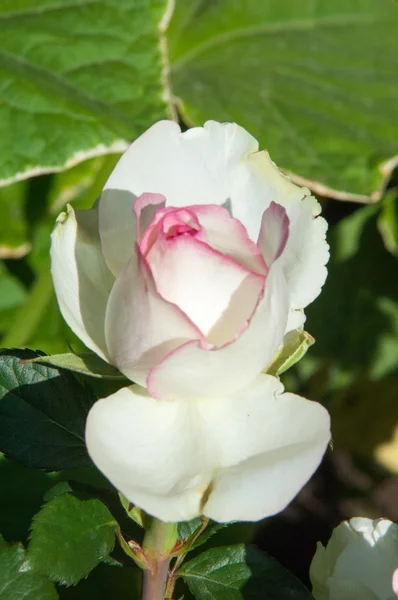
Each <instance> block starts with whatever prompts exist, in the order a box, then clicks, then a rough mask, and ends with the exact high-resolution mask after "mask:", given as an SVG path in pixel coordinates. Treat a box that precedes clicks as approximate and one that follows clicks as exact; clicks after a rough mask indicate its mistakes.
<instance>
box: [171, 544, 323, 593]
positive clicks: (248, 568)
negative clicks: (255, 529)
mask: <svg viewBox="0 0 398 600" xmlns="http://www.w3.org/2000/svg"><path fill="white" fill-rule="evenodd" d="M179 575H180V576H181V577H183V579H184V581H185V582H186V583H187V585H188V587H189V589H190V590H191V592H192V593H193V595H194V596H195V597H196V598H198V600H243V599H245V600H248V599H249V598H250V599H251V600H257V599H258V600H263V599H265V598H270V600H271V599H272V600H311V599H312V596H311V594H310V593H309V591H308V590H307V589H306V588H305V587H304V586H303V584H302V583H300V581H298V579H296V577H294V575H292V574H291V573H290V572H289V571H287V570H286V569H285V568H284V567H282V566H281V565H280V564H279V563H278V562H277V561H276V560H275V559H274V558H271V557H270V556H268V555H267V554H265V553H264V552H261V551H260V550H257V549H256V548H253V547H251V546H245V545H243V544H239V545H237V546H224V547H219V548H211V549H210V550H207V552H203V554H200V555H199V556H196V557H195V558H193V559H192V560H190V561H188V562H186V563H184V564H183V566H182V568H181V569H180V571H179Z"/></svg>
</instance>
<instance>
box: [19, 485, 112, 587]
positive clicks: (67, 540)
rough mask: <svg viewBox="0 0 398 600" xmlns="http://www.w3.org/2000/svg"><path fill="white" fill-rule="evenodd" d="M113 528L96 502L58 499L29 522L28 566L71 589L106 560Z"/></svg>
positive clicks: (66, 497)
mask: <svg viewBox="0 0 398 600" xmlns="http://www.w3.org/2000/svg"><path fill="white" fill-rule="evenodd" d="M117 528H118V525H117V523H116V521H115V520H114V518H113V516H112V515H111V513H110V512H109V510H108V509H107V508H106V506H105V505H104V504H103V503H102V502H101V501H100V500H96V499H90V500H78V499H77V498H75V497H74V496H72V495H71V494H68V493H66V494H64V495H61V496H58V497H56V498H54V499H53V500H51V501H50V502H48V503H47V504H45V505H44V506H43V508H42V509H41V511H40V512H39V513H38V514H37V515H36V516H35V517H34V519H33V524H32V534H31V540H30V544H29V548H28V562H29V565H30V566H31V567H32V568H33V569H34V570H35V571H37V572H39V573H42V574H43V575H46V576H47V577H49V578H50V579H51V580H52V581H56V582H58V583H63V584H65V585H74V584H76V583H77V582H78V581H79V580H80V579H82V578H83V577H87V575H88V574H89V573H90V571H91V570H92V569H94V567H95V566H97V565H98V564H99V563H100V562H101V561H103V560H104V559H106V558H107V557H108V556H109V554H110V552H111V550H112V549H113V547H114V545H115V534H116V530H117Z"/></svg>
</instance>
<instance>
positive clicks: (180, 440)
mask: <svg viewBox="0 0 398 600" xmlns="http://www.w3.org/2000/svg"><path fill="white" fill-rule="evenodd" d="M86 443H87V448H88V451H89V454H90V456H91V458H92V459H93V461H94V462H95V464H96V465H97V467H98V468H99V469H100V470H101V471H102V472H103V473H104V474H105V475H106V476H107V477H108V479H110V481H111V482H112V483H113V484H114V485H115V486H116V488H117V489H119V490H120V491H121V492H122V493H123V494H124V495H125V496H126V497H127V498H128V499H129V500H130V501H131V502H134V503H135V504H137V505H138V506H140V507H141V508H143V509H144V510H145V511H147V512H148V513H150V514H152V515H154V516H155V517H157V518H159V519H162V520H163V521H185V520H188V519H192V518H194V517H196V516H198V515H199V514H200V501H201V498H202V494H203V492H204V490H205V489H206V487H207V485H208V479H209V473H210V472H211V471H210V469H209V467H208V465H207V460H208V458H207V451H208V450H209V447H208V445H203V444H201V443H200V440H199V439H198V423H197V422H196V421H195V415H194V414H193V413H192V405H191V404H190V403H189V402H159V401H158V400H154V399H153V398H151V397H150V396H148V394H147V393H146V392H145V390H144V389H142V388H140V387H138V386H132V387H129V388H122V389H121V390H119V391H118V392H116V394H114V395H112V396H109V397H108V398H105V399H103V400H99V401H98V402H96V403H95V404H94V406H93V407H92V409H91V410H90V413H89V415H88V418H87V425H86Z"/></svg>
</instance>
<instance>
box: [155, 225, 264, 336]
mask: <svg viewBox="0 0 398 600" xmlns="http://www.w3.org/2000/svg"><path fill="white" fill-rule="evenodd" d="M170 216H171V215H170ZM147 258H148V262H149V265H150V267H151V270H152V274H153V276H154V279H155V281H156V286H157V289H158V291H159V293H160V294H161V295H162V296H163V298H165V299H166V300H167V301H169V302H172V303H173V304H176V305H177V306H179V307H180V309H181V310H182V311H183V312H184V313H185V314H186V315H188V317H189V318H190V319H191V321H192V322H193V323H195V324H196V325H197V327H198V328H199V329H200V330H201V331H202V332H203V334H204V335H205V336H206V337H207V341H208V342H209V343H210V344H215V345H217V346H222V345H224V344H225V343H227V342H230V341H231V340H234V339H235V338H236V337H237V336H238V335H239V334H240V332H241V330H242V328H244V327H245V326H246V324H247V321H248V320H249V319H250V317H251V315H252V314H253V311H254V309H255V307H256V306H257V303H258V300H259V296H260V294H261V293H262V290H263V287H264V281H265V278H264V277H263V276H262V275H259V274H257V273H253V272H251V271H248V270H247V269H246V268H244V267H243V266H242V265H240V264H239V263H237V262H236V261H235V260H234V259H232V258H230V257H228V256H225V255H223V254H221V253H220V252H218V251H217V250H214V249H212V248H211V247H210V246H208V245H207V244H205V243H203V242H201V241H199V240H198V239H197V238H196V237H195V236H192V235H189V234H182V235H179V236H177V237H175V238H173V239H171V240H170V242H167V241H166V242H165V241H164V240H160V241H158V242H157V243H155V244H154V245H153V247H152V249H151V250H150V252H149V253H148V257H147Z"/></svg>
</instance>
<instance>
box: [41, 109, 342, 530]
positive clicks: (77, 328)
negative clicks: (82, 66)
mask: <svg viewBox="0 0 398 600" xmlns="http://www.w3.org/2000/svg"><path fill="white" fill-rule="evenodd" d="M319 212H320V207H319V205H318V203H317V201H316V200H315V198H313V197H311V196H310V195H309V192H308V190H305V189H302V188H299V187H297V186H295V185H294V184H293V183H292V182H291V181H290V180H289V179H288V178H286V177H284V176H283V175H281V173H279V171H278V170H277V169H276V167H275V166H274V165H273V163H272V162H271V161H270V159H269V157H268V154H267V153H266V152H259V151H258V143H257V142H256V140H255V139H254V138H253V137H252V136H251V135H249V134H248V133H247V132H246V131H245V130H244V129H242V128H241V127H239V126H237V125H235V124H220V123H216V122H212V121H211V122H208V123H206V124H205V126H204V127H203V128H199V127H198V128H194V129H190V130H189V131H187V132H185V133H181V132H180V129H179V127H178V125H177V124H176V123H174V122H170V121H161V122H159V123H157V124H156V125H154V126H153V127H152V128H151V129H149V130H148V131H147V132H146V133H144V134H143V135H142V136H141V137H140V138H139V139H138V140H137V141H136V142H134V143H133V144H132V145H131V146H130V148H129V149H128V150H127V151H126V153H125V154H124V155H123V156H122V158H121V159H120V161H119V163H118V164H117V166H116V168H115V170H114V171H113V173H112V174H111V176H110V178H109V180H108V182H107V183H106V185H105V188H104V191H103V194H102V196H101V198H100V201H99V203H98V205H97V206H96V207H95V208H94V209H92V210H91V211H76V213H75V212H74V211H73V210H72V209H71V208H70V207H69V209H68V213H67V215H65V214H64V213H63V214H62V215H61V216H60V217H59V219H58V224H57V226H56V228H55V230H54V232H53V235H52V250H51V255H52V274H53V279H54V285H55V289H56V293H57V297H58V302H59V305H60V308H61V311H62V314H63V316H64V318H65V320H66V321H67V322H68V324H69V326H70V327H71V328H72V330H73V331H74V332H75V333H76V334H77V335H78V336H79V337H80V338H81V339H82V340H83V342H84V343H85V344H86V345H87V346H88V347H89V348H90V349H92V350H93V351H94V352H96V353H97V354H98V355H100V356H101V357H102V358H103V359H105V360H107V361H108V362H110V363H111V364H114V365H115V366H117V367H118V368H119V369H120V371H121V372H122V373H124V374H125V375H126V376H127V377H128V378H129V379H131V380H132V381H134V382H136V383H138V384H139V385H140V386H143V387H139V386H137V385H134V386H131V387H128V388H124V389H122V390H120V391H119V392H118V393H116V394H114V395H112V396H110V397H109V398H106V399H104V400H100V401H99V402H97V403H96V404H95V406H94V407H93V408H92V410H91V412H90V414H89V418H88V422H87V430H86V441H87V446H88V450H89V452H90V454H91V457H92V458H93V460H94V462H95V463H96V464H97V466H98V467H99V468H100V469H101V470H102V471H103V472H104V473H105V474H106V475H107V477H108V478H109V479H110V480H111V481H112V482H113V483H114V485H115V486H116V487H117V488H118V489H119V490H121V491H122V492H123V493H124V495H125V496H127V498H129V499H130V500H131V501H132V502H134V503H136V504H138V505H139V506H141V507H142V508H144V509H145V510H146V511H147V512H149V513H151V514H153V515H155V516H157V517H159V518H161V519H163V520H166V521H177V520H184V519H190V518H192V517H194V516H196V515H198V514H201V513H204V514H206V515H207V516H209V517H211V518H213V519H215V520H219V521H229V520H257V519H260V518H262V517H264V516H266V515H270V514H273V513H276V512H278V511H279V510H281V509H282V508H283V507H284V506H285V505H286V504H287V503H288V502H289V501H290V500H291V499H292V498H293V496H294V495H295V494H296V493H297V492H298V490H299V489H300V488H301V487H302V485H303V484H304V483H305V482H306V481H307V479H308V478H309V477H310V476H311V474H312V473H313V471H314V469H315V468H316V467H317V465H318V464H319V462H320V460H321V457H322V455H323V453H324V450H325V448H326V446H327V443H328V441H329V437H330V433H329V417H328V414H327V412H326V411H325V410H324V409H323V408H322V407H321V406H320V405H318V404H316V403H313V402H309V401H307V400H305V399H303V398H300V397H298V396H295V395H293V394H282V392H283V388H282V386H281V384H280V383H279V381H278V380H277V379H276V378H274V377H271V376H269V375H263V374H261V372H262V371H263V369H264V368H266V366H267V365H268V364H269V363H270V361H271V360H272V357H273V356H274V354H275V352H276V351H277V350H278V348H279V347H280V346H281V344H282V343H283V336H284V334H285V333H286V332H288V331H291V330H293V329H295V328H297V327H300V326H301V325H302V324H303V322H304V313H303V308H305V306H307V305H308V304H309V303H310V302H311V301H312V300H313V299H314V298H315V297H316V296H317V295H318V294H319V292H320V289H321V286H322V284H323V283H324V280H325V277H326V268H325V264H326V262H327V259H328V246H327V244H326V241H325V232H326V223H325V221H324V220H323V219H322V218H321V217H319V216H318V215H319ZM144 388H147V389H144Z"/></svg>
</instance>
